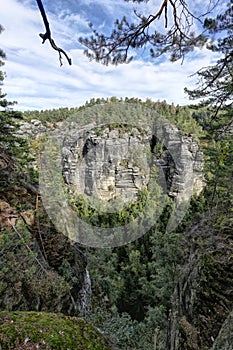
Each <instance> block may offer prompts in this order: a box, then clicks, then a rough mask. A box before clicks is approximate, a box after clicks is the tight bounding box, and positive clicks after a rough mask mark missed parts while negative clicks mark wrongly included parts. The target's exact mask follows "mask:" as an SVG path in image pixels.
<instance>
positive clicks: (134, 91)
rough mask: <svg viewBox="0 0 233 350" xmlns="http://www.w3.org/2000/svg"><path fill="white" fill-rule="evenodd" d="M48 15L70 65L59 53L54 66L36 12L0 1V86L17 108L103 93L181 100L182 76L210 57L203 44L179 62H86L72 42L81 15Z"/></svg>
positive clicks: (12, 0)
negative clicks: (1, 55)
mask: <svg viewBox="0 0 233 350" xmlns="http://www.w3.org/2000/svg"><path fill="white" fill-rule="evenodd" d="M99 1H100V3H101V4H102V5H104V4H105V5H106V6H108V11H110V9H113V8H114V6H115V2H114V3H113V1H110V2H108V1H109V0H99ZM107 3H108V5H107ZM16 13H17V16H16ZM48 15H49V19H50V25H51V29H52V32H53V35H54V39H55V41H56V43H57V45H58V46H62V47H63V46H64V49H66V48H68V52H67V53H68V54H69V56H71V57H72V61H73V65H72V66H69V65H68V63H67V62H66V60H65V59H64V60H63V62H64V65H63V66H62V67H59V61H58V55H57V52H55V51H54V50H53V49H52V48H51V47H50V45H49V44H48V43H45V44H44V45H42V44H41V39H40V38H39V37H38V33H39V32H43V31H44V27H43V23H42V20H41V18H40V13H39V11H38V10H37V9H36V8H34V9H33V8H32V7H29V2H28V1H24V2H19V1H17V0H8V1H7V2H6V3H5V5H4V6H3V11H2V18H3V19H4V20H3V21H2V24H3V26H4V27H5V32H4V33H3V34H1V37H0V39H1V48H2V49H3V50H4V51H5V52H6V54H7V57H8V60H7V62H6V66H5V71H6V73H7V79H6V80H5V82H4V87H3V88H4V91H5V92H7V94H8V98H9V99H11V100H17V101H18V107H17V108H19V109H21V110H25V109H26V110H27V109H51V108H57V107H71V106H73V107H75V106H78V105H81V104H83V103H85V101H86V100H88V99H90V98H93V97H107V96H117V97H126V96H128V97H139V98H142V99H145V98H151V99H153V100H158V99H160V100H163V99H166V100H167V101H168V102H174V103H175V104H176V103H179V104H185V103H188V99H187V97H186V96H185V95H184V92H183V89H184V87H185V86H187V85H190V84H189V82H190V80H189V79H188V76H189V75H191V74H192V73H194V72H195V71H196V70H197V69H199V68H201V67H202V66H205V65H209V63H210V60H211V57H212V56H211V54H210V52H209V51H208V50H203V51H202V52H199V51H197V50H196V51H195V52H194V54H193V56H190V57H189V58H187V60H185V62H184V64H183V66H181V64H180V62H176V63H174V64H172V63H170V62H167V61H161V60H159V61H154V62H153V63H152V62H148V61H143V57H142V58H140V60H137V61H133V62H131V63H130V64H129V65H121V66H118V67H113V66H108V67H105V66H102V65H100V64H97V63H96V62H89V60H88V59H87V58H86V57H85V56H84V55H83V53H82V49H81V48H80V45H78V43H77V37H78V34H79V29H80V30H83V28H85V26H86V23H87V20H86V18H84V17H83V16H81V15H80V14H77V13H76V14H74V15H72V13H70V12H69V11H68V12H64V13H63V14H61V15H60V16H55V14H51V13H48ZM76 21H77V24H75V23H76ZM72 47H73V48H72ZM70 48H71V49H70ZM191 57H193V59H192V60H191Z"/></svg>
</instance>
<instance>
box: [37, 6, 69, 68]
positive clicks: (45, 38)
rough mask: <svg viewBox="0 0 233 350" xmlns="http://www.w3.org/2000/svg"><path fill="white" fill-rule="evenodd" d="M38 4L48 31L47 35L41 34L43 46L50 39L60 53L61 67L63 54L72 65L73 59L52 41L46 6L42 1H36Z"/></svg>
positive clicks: (53, 46)
mask: <svg viewBox="0 0 233 350" xmlns="http://www.w3.org/2000/svg"><path fill="white" fill-rule="evenodd" d="M36 2H37V5H38V7H39V10H40V13H41V16H42V18H43V22H44V25H45V29H46V32H45V34H42V33H40V34H39V36H40V37H41V38H42V40H43V41H42V44H44V43H45V41H46V40H47V39H48V40H49V42H50V44H51V46H52V48H53V49H54V50H56V51H58V53H59V61H60V65H61V66H62V54H63V55H64V56H65V58H66V59H67V61H68V62H69V64H70V65H71V64H72V62H71V58H69V57H68V55H67V53H66V52H65V51H64V50H63V49H61V48H60V47H58V46H57V45H56V44H55V41H54V40H53V39H52V37H51V31H50V28H49V22H48V19H47V16H46V13H45V10H44V6H43V4H42V1H41V0H36Z"/></svg>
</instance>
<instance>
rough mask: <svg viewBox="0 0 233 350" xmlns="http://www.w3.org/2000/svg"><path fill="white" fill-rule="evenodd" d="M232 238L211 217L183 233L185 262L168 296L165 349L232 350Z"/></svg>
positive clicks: (229, 233) (226, 229)
mask: <svg viewBox="0 0 233 350" xmlns="http://www.w3.org/2000/svg"><path fill="white" fill-rule="evenodd" d="M210 222H212V224H210ZM231 235H232V233H231V232H230V228H221V229H218V228H217V227H216V222H215V221H214V218H213V217H212V216H209V217H208V216H207V217H206V218H202V219H201V220H200V223H196V224H194V225H193V226H192V228H191V229H190V231H189V232H186V233H185V237H184V239H185V247H186V263H185V264H184V266H183V267H182V269H181V271H180V276H179V278H178V282H177V286H176V288H175V291H174V294H173V297H172V309H171V310H170V321H169V326H168V330H167V343H166V350H199V349H201V350H217V349H218V350H232V344H233V341H232V334H233V333H232V325H233V324H232V312H231V310H232V309H233V293H232V280H233V263H232V253H233V247H232V239H231Z"/></svg>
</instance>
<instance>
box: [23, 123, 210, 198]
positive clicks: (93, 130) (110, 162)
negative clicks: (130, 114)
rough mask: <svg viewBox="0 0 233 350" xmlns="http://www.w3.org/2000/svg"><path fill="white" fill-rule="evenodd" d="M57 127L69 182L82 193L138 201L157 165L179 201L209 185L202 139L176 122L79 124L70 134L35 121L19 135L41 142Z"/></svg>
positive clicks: (58, 127) (167, 186)
mask: <svg viewBox="0 0 233 350" xmlns="http://www.w3.org/2000/svg"><path fill="white" fill-rule="evenodd" d="M53 129H55V133H56V134H57V135H59V137H63V145H62V166H63V176H64V180H65V183H66V184H68V185H69V186H71V187H72V188H73V190H75V191H77V193H80V194H87V195H88V196H96V197H98V198H99V199H101V200H104V201H108V200H111V199H113V198H116V197H121V198H122V199H123V200H124V201H126V202H127V201H132V200H135V199H136V198H137V194H138V192H139V191H140V190H141V189H142V188H144V187H146V186H147V184H148V181H149V177H150V168H151V167H152V166H153V165H155V166H157V167H159V168H160V169H162V171H163V174H164V175H163V176H164V177H165V182H164V181H163V184H162V185H163V187H165V188H166V191H167V193H168V194H169V196H171V197H172V198H174V200H175V201H176V202H177V203H181V202H182V201H186V200H189V199H190V197H191V196H192V195H193V194H197V195H199V194H200V192H201V191H202V189H203V187H204V185H205V182H204V177H203V154H202V152H201V151H200V149H199V144H198V142H197V140H196V139H194V138H193V137H192V136H191V135H186V134H183V133H182V132H181V131H180V130H179V129H178V128H177V127H175V126H174V125H171V124H170V123H162V124H161V125H157V124H156V123H155V124H154V126H153V127H152V128H150V127H145V125H141V127H135V126H134V127H132V126H130V125H126V124H122V125H119V124H117V125H114V123H113V124H110V125H106V124H105V125H97V124H89V125H86V126H85V127H82V128H80V127H79V125H75V124H74V125H72V127H70V129H69V132H68V133H67V131H66V132H64V124H63V123H62V122H60V123H58V124H57V126H56V127H55V126H54V125H52V124H48V125H47V126H45V125H43V124H42V123H41V122H40V121H37V120H32V121H31V122H30V123H23V124H22V125H21V127H20V131H19V132H18V135H21V136H23V135H24V136H29V135H30V137H32V138H38V137H39V136H40V135H43V134H44V133H45V131H46V130H47V131H48V130H49V131H51V130H53Z"/></svg>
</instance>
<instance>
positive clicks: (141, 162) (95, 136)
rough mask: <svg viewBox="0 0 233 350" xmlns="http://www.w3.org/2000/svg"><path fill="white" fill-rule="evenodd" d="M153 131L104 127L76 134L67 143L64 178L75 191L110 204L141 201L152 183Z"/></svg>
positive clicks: (65, 143) (65, 141) (68, 138)
mask: <svg viewBox="0 0 233 350" xmlns="http://www.w3.org/2000/svg"><path fill="white" fill-rule="evenodd" d="M150 137H151V135H150V130H148V134H146V135H145V134H142V132H141V131H140V130H139V129H137V128H135V127H134V128H132V130H128V129H126V128H125V127H124V126H123V127H122V129H121V128H119V127H117V128H113V127H112V126H111V127H109V126H102V127H101V128H100V127H98V128H94V129H92V130H91V129H90V128H88V127H87V128H86V129H85V130H82V131H81V132H80V131H78V130H76V131H75V132H73V134H72V135H69V136H67V137H66V138H65V139H64V143H63V149H62V152H63V156H62V158H63V176H64V179H65V182H66V184H68V185H70V186H71V187H72V188H73V190H74V191H76V192H77V193H80V194H86V195H88V196H94V197H97V198H99V199H101V200H104V201H108V200H110V199H114V198H117V197H121V199H122V200H124V202H128V201H132V200H135V199H136V198H137V194H138V192H139V191H140V190H142V189H143V188H145V187H146V186H147V183H148V181H149V166H148V161H147V151H148V148H150Z"/></svg>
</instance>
